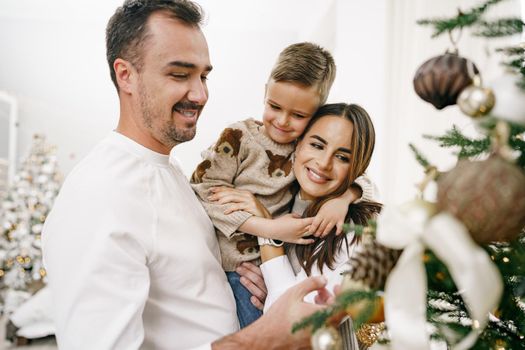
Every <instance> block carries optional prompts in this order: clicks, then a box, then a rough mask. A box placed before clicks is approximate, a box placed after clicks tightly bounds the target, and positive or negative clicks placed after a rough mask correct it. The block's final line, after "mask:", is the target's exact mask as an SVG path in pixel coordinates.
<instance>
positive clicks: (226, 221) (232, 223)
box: [191, 123, 252, 238]
mask: <svg viewBox="0 0 525 350" xmlns="http://www.w3.org/2000/svg"><path fill="white" fill-rule="evenodd" d="M248 138H249V136H248V135H247V130H246V128H244V127H243V125H242V124H241V123H236V124H233V125H231V126H230V127H228V128H226V129H224V130H223V132H222V133H221V136H220V137H219V139H218V140H217V142H216V143H215V145H213V146H212V147H210V148H209V149H207V150H205V151H204V152H202V158H203V160H202V162H201V163H200V164H199V165H198V166H197V169H195V171H194V172H193V175H192V177H191V186H192V188H193V190H194V191H195V193H196V194H197V196H198V198H199V200H200V201H201V203H202V205H203V206H204V209H205V210H206V212H207V213H208V216H209V217H210V219H211V220H212V222H213V224H214V226H215V227H216V228H217V229H218V230H219V231H221V232H222V233H223V234H224V235H225V236H226V237H228V238H230V237H231V236H232V234H233V233H234V232H235V231H237V229H238V228H239V226H241V225H242V224H243V223H244V222H245V221H246V220H247V219H248V218H249V217H251V216H252V214H250V213H247V212H244V211H235V212H233V213H231V214H228V215H225V214H224V211H225V210H226V209H227V208H228V204H217V203H214V202H210V201H209V200H208V196H209V194H210V188H212V187H218V186H226V187H234V181H235V178H236V176H237V175H238V172H239V167H240V164H241V160H242V157H243V155H244V154H245V153H246V152H247V151H248V147H247V145H246V143H247V142H248Z"/></svg>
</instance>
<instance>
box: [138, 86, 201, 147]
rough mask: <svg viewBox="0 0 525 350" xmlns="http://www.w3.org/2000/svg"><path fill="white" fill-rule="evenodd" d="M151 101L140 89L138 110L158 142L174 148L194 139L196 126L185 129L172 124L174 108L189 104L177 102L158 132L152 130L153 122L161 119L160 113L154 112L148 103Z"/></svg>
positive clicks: (143, 90) (144, 91)
mask: <svg viewBox="0 0 525 350" xmlns="http://www.w3.org/2000/svg"><path fill="white" fill-rule="evenodd" d="M151 101H152V99H151V98H150V96H149V94H148V93H147V92H146V90H145V89H144V88H142V89H141V93H140V108H141V112H142V119H143V121H144V125H145V126H146V127H147V128H148V129H149V130H151V131H153V134H154V136H156V137H158V138H159V141H160V142H161V143H163V144H164V145H165V146H168V147H170V148H171V147H174V146H176V145H178V144H179V143H183V142H186V141H190V140H192V139H193V138H194V137H195V134H196V133H197V124H196V123H195V124H193V125H191V126H189V127H187V128H180V129H179V128H177V126H176V125H175V123H174V122H173V119H172V115H173V113H176V112H175V108H176V107H180V106H181V105H184V104H188V103H191V102H179V103H177V104H176V105H175V106H173V108H172V109H171V113H172V114H171V115H170V116H169V118H167V119H166V121H164V120H162V124H161V125H160V128H159V129H158V130H155V128H154V124H155V123H154V120H156V119H159V118H163V115H162V112H161V111H160V110H156V109H155V108H154V106H152V104H151V103H150V102H151Z"/></svg>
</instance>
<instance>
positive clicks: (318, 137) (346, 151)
mask: <svg viewBox="0 0 525 350" xmlns="http://www.w3.org/2000/svg"><path fill="white" fill-rule="evenodd" d="M310 137H311V138H313V139H316V140H319V141H320V142H322V143H323V144H325V145H327V144H328V142H326V140H325V139H323V138H322V137H321V136H319V135H312V136H310ZM338 150H339V151H341V152H345V153H348V154H352V151H351V150H350V149H348V148H345V147H339V148H338Z"/></svg>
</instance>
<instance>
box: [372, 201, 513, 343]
mask: <svg viewBox="0 0 525 350" xmlns="http://www.w3.org/2000/svg"><path fill="white" fill-rule="evenodd" d="M422 203H426V202H423V201H421V202H420V203H417V202H416V203H415V204H416V205H412V206H411V207H409V208H405V209H403V207H400V208H388V207H385V208H384V209H383V211H382V213H381V215H380V216H379V219H378V223H377V240H378V242H379V243H381V244H383V245H385V246H387V247H390V248H394V249H404V251H403V253H402V254H401V257H400V258H399V261H398V262H397V264H396V266H395V267H394V269H393V270H392V272H391V273H390V275H389V277H388V279H387V281H386V285H385V296H384V298H385V320H386V324H387V326H388V330H389V333H390V338H391V346H392V349H394V350H412V349H413V350H425V349H430V342H429V335H428V331H427V323H426V306H427V302H426V301H427V278H426V271H425V267H424V262H423V254H424V251H425V247H428V248H429V249H431V250H432V251H433V252H434V254H436V256H437V257H438V258H439V259H440V260H441V261H442V262H443V263H444V264H445V265H446V266H447V268H448V270H449V272H450V274H451V276H452V278H453V279H454V282H455V283H456V286H457V288H458V290H459V291H460V294H461V296H462V297H463V300H464V301H465V305H466V306H467V310H468V311H469V313H470V317H471V319H472V320H473V322H472V328H473V329H472V331H471V332H470V334H469V335H468V336H466V337H465V338H463V340H461V341H460V342H459V343H458V344H456V345H455V346H453V347H452V349H454V350H463V349H468V348H470V347H471V346H472V345H474V343H475V342H476V340H477V338H478V335H479V333H480V332H481V331H482V330H483V328H484V327H485V326H486V324H487V322H488V314H489V312H491V311H492V310H494V308H496V307H497V306H498V305H499V300H500V298H501V294H502V291H503V284H502V280H501V275H500V273H499V271H498V269H497V268H496V266H495V265H494V264H493V263H492V261H491V259H490V257H489V256H488V254H487V253H486V252H485V251H484V250H483V249H481V248H480V247H479V246H478V245H477V244H476V243H475V242H474V241H473V240H472V238H471V237H470V234H469V233H468V231H467V230H466V228H465V226H464V225H463V224H462V223H461V222H460V221H458V220H457V219H455V218H454V217H453V216H451V215H450V214H447V213H440V214H438V215H436V216H433V217H432V218H430V217H431V214H432V213H431V211H430V210H428V207H427V208H425V206H424V205H421V204H422ZM427 205H428V203H427ZM407 209H408V210H407Z"/></svg>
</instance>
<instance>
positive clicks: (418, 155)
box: [408, 143, 430, 169]
mask: <svg viewBox="0 0 525 350" xmlns="http://www.w3.org/2000/svg"><path fill="white" fill-rule="evenodd" d="M408 147H410V149H411V150H412V152H413V153H414V156H415V157H416V160H417V162H418V163H419V164H420V165H421V166H422V167H423V168H425V169H427V168H428V167H429V166H430V162H429V161H428V160H427V158H426V157H425V156H424V155H423V153H421V152H420V151H419V150H418V149H417V148H416V146H415V145H414V144H413V143H409V144H408Z"/></svg>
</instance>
